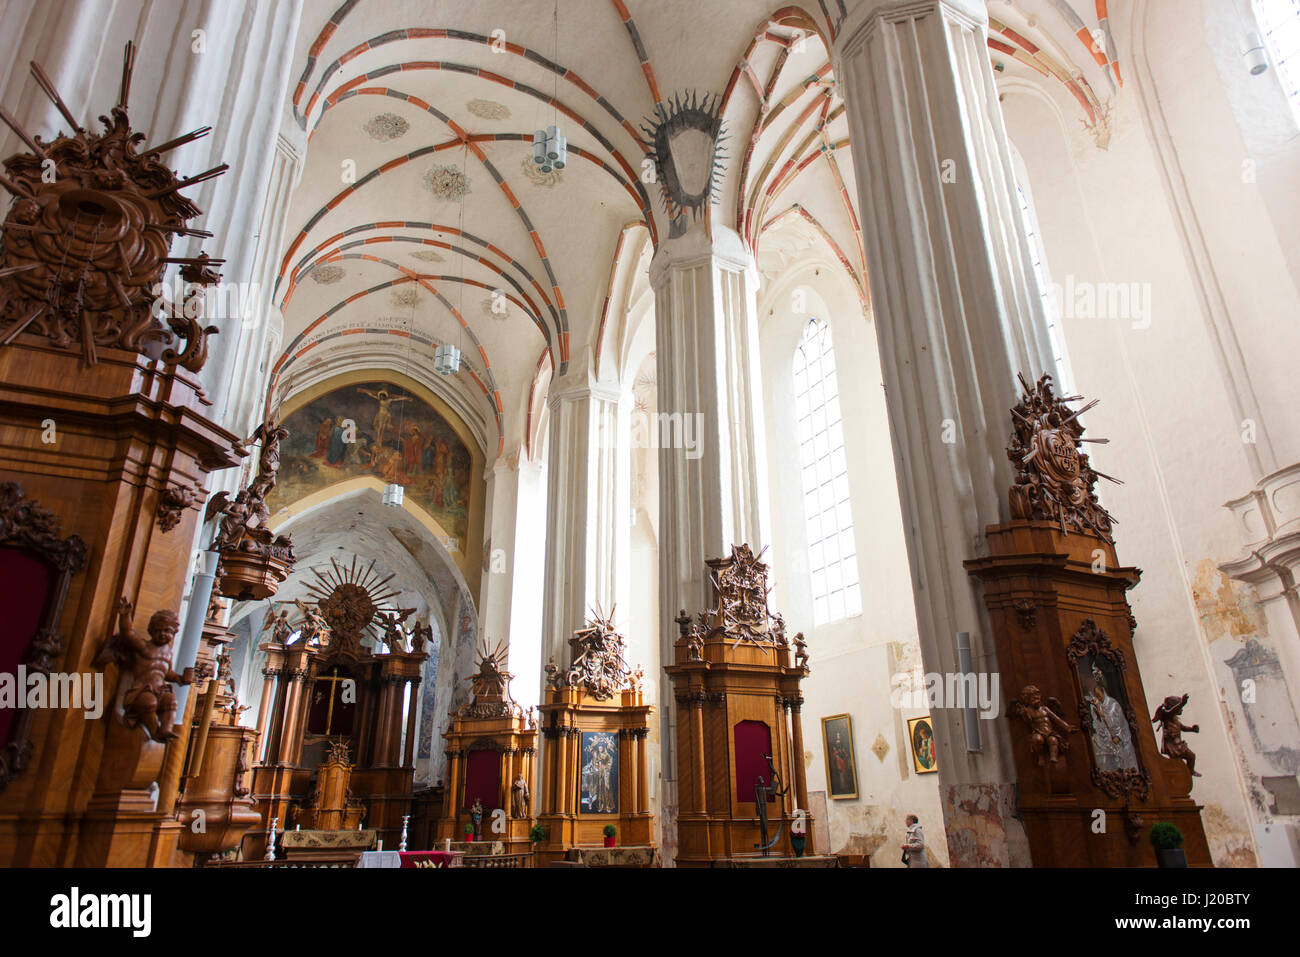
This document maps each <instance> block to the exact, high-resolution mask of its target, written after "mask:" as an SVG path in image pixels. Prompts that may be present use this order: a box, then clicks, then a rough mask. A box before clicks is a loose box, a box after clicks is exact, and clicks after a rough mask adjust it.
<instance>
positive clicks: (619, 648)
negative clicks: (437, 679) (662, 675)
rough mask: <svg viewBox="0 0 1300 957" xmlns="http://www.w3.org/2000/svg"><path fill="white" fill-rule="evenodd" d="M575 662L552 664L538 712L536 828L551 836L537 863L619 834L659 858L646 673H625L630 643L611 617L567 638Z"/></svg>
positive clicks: (620, 840)
mask: <svg viewBox="0 0 1300 957" xmlns="http://www.w3.org/2000/svg"><path fill="white" fill-rule="evenodd" d="M569 646H570V649H571V650H570V664H569V668H568V669H567V670H566V671H564V672H561V671H560V670H559V669H558V668H557V667H556V666H555V663H554V662H551V663H550V664H549V665H548V666H547V673H548V676H549V678H548V681H547V689H546V698H545V701H544V702H543V703H542V705H541V707H540V708H539V711H540V712H541V722H540V723H541V732H542V736H543V737H544V738H545V741H546V746H545V752H546V770H545V774H544V779H545V785H544V787H545V791H544V794H545V800H544V801H543V805H542V808H541V810H540V813H539V814H538V823H539V824H541V825H542V826H543V827H544V828H545V829H546V837H545V838H544V839H543V840H542V841H541V842H540V843H539V844H538V848H537V851H538V864H539V866H546V865H549V864H551V863H552V862H554V861H557V860H561V859H563V858H565V857H566V856H567V855H568V854H569V852H570V850H572V849H574V848H582V847H588V848H590V847H592V846H601V845H602V844H604V834H603V831H604V828H605V826H606V825H609V824H612V825H614V827H615V829H616V835H615V843H616V845H617V846H619V847H625V848H639V849H642V850H643V851H645V852H646V854H645V859H646V860H647V861H649V860H655V859H657V857H656V854H657V850H656V848H655V845H654V814H653V813H651V811H650V801H649V785H648V783H647V782H646V780H645V775H646V766H647V762H646V745H647V741H646V739H647V737H648V735H649V733H650V725H649V722H650V712H651V711H652V710H653V709H652V708H651V707H650V705H648V704H646V702H645V699H644V697H643V695H642V692H641V672H640V669H639V668H638V669H637V671H636V673H632V672H630V671H629V670H628V667H627V663H626V662H625V661H624V657H623V656H624V648H625V642H624V639H623V636H622V635H620V634H619V633H618V632H617V631H616V630H615V629H614V626H613V623H612V622H611V621H610V620H608V619H602V618H599V617H598V618H596V619H594V620H593V621H590V622H588V623H587V624H586V625H585V626H584V627H583V628H580V629H578V630H577V631H576V632H574V635H573V637H572V638H570V639H569Z"/></svg>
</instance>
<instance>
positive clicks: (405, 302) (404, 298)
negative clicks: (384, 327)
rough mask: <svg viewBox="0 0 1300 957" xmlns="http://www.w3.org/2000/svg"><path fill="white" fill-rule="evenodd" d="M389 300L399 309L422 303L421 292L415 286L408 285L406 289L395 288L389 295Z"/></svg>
mask: <svg viewBox="0 0 1300 957" xmlns="http://www.w3.org/2000/svg"><path fill="white" fill-rule="evenodd" d="M388 301H389V302H391V303H392V304H393V305H394V306H396V307H397V308H399V309H410V308H411V307H412V306H418V305H419V304H420V293H419V290H417V289H416V288H415V287H414V286H407V287H406V288H404V289H394V290H393V291H392V293H390V294H389V296H388Z"/></svg>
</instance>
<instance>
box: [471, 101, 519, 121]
mask: <svg viewBox="0 0 1300 957" xmlns="http://www.w3.org/2000/svg"><path fill="white" fill-rule="evenodd" d="M465 109H467V110H469V111H470V112H471V113H473V114H474V115H475V116H477V117H478V118H479V119H481V120H505V119H509V118H510V107H508V106H506V105H505V104H504V103H498V102H497V101H496V100H470V101H469V102H468V103H466V104H465Z"/></svg>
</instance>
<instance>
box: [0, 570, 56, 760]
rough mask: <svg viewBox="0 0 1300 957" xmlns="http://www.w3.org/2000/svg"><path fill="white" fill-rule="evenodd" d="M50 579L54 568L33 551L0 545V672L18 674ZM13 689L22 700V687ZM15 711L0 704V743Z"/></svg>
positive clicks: (38, 623) (38, 622)
mask: <svg viewBox="0 0 1300 957" xmlns="http://www.w3.org/2000/svg"><path fill="white" fill-rule="evenodd" d="M54 580H55V575H54V569H53V568H51V567H50V566H49V564H47V563H46V562H45V561H44V560H43V559H42V558H40V557H39V556H37V555H36V554H35V553H34V552H32V551H29V550H28V549H25V548H9V547H3V548H0V674H4V673H7V674H11V675H15V676H16V675H17V674H18V666H19V665H20V664H22V663H23V659H24V658H25V657H26V655H27V647H28V645H30V644H31V641H32V639H33V638H35V637H36V630H37V629H38V628H39V627H40V626H41V616H42V615H43V614H44V612H45V605H46V603H47V602H48V601H49V598H50V589H51V588H52V587H54ZM14 691H15V693H16V694H17V695H18V696H19V697H20V698H22V700H26V699H25V697H24V696H25V695H26V693H27V689H26V688H25V687H22V688H19V687H15V688H14ZM15 703H16V704H17V703H21V702H15ZM17 715H18V712H17V709H11V708H0V745H3V744H5V743H7V742H8V741H9V729H10V728H11V727H12V726H13V722H14V719H15V718H16V717H17Z"/></svg>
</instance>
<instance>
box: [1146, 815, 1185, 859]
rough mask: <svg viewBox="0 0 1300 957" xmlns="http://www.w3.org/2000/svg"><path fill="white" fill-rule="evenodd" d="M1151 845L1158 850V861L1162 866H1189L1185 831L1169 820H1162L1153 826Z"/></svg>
mask: <svg viewBox="0 0 1300 957" xmlns="http://www.w3.org/2000/svg"><path fill="white" fill-rule="evenodd" d="M1151 846H1152V847H1154V848H1155V850H1156V863H1158V864H1159V865H1160V866H1161V867H1186V866H1187V855H1186V854H1184V853H1183V832H1182V831H1180V830H1178V828H1177V827H1176V826H1174V825H1173V824H1170V823H1169V822H1168V821H1160V822H1159V823H1158V824H1156V825H1154V826H1153V827H1152V828H1151Z"/></svg>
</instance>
